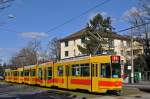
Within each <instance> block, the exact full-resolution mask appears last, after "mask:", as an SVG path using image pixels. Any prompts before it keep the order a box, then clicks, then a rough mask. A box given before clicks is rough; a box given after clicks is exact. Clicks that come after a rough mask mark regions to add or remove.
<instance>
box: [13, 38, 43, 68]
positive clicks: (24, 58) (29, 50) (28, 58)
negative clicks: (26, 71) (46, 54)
mask: <svg viewBox="0 0 150 99" xmlns="http://www.w3.org/2000/svg"><path fill="white" fill-rule="evenodd" d="M40 48H41V44H40V41H37V40H34V41H31V42H29V43H28V45H27V47H25V48H22V49H21V50H20V51H19V52H18V53H17V54H16V55H14V56H13V57H12V58H11V60H10V62H11V64H12V65H13V66H15V67H21V66H25V65H33V64H37V63H38V58H39V55H38V53H39V50H40Z"/></svg>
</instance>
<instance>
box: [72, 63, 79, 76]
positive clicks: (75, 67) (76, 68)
mask: <svg viewBox="0 0 150 99" xmlns="http://www.w3.org/2000/svg"><path fill="white" fill-rule="evenodd" d="M72 76H80V67H79V65H78V64H75V65H72Z"/></svg>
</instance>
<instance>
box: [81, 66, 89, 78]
mask: <svg viewBox="0 0 150 99" xmlns="http://www.w3.org/2000/svg"><path fill="white" fill-rule="evenodd" d="M80 68H81V76H84V77H85V76H90V66H89V64H81V65H80Z"/></svg>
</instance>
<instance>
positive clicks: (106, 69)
mask: <svg viewBox="0 0 150 99" xmlns="http://www.w3.org/2000/svg"><path fill="white" fill-rule="evenodd" d="M100 76H101V77H102V78H110V77H111V69H110V64H109V63H105V64H101V72H100Z"/></svg>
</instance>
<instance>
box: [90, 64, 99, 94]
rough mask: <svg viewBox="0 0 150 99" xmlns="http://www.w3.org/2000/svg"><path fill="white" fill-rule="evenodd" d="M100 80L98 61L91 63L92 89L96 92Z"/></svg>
mask: <svg viewBox="0 0 150 99" xmlns="http://www.w3.org/2000/svg"><path fill="white" fill-rule="evenodd" d="M97 82H98V63H92V64H91V91H92V92H94V91H96V90H97Z"/></svg>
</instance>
